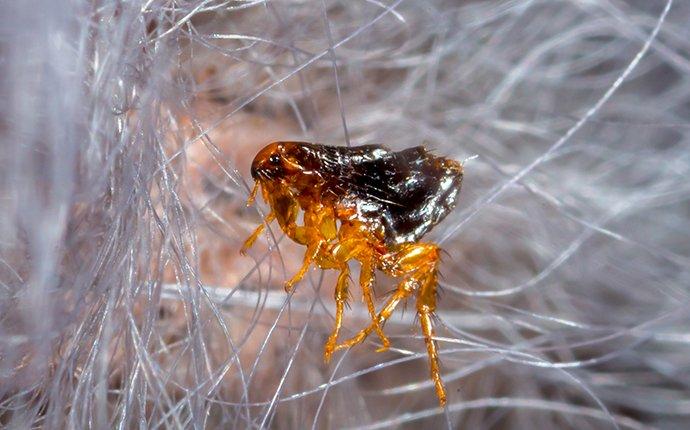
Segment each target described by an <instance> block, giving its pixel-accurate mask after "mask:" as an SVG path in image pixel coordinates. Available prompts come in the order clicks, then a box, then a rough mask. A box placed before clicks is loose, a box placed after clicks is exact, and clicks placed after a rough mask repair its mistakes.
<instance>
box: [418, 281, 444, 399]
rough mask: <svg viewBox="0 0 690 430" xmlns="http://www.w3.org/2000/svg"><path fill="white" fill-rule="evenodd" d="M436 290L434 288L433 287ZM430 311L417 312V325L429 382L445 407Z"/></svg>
mask: <svg viewBox="0 0 690 430" xmlns="http://www.w3.org/2000/svg"><path fill="white" fill-rule="evenodd" d="M433 289H434V290H435V289H436V286H434V287H433ZM432 312H433V311H431V310H424V311H422V310H418V313H419V323H420V324H421V326H422V333H423V334H424V343H426V353H427V355H428V356H429V367H430V373H431V380H432V381H434V387H435V388H436V397H438V402H439V403H440V404H441V407H443V406H445V405H446V388H445V387H444V386H443V381H442V380H441V371H440V367H439V362H438V351H437V350H436V341H434V328H433V326H432V324H431V314H432Z"/></svg>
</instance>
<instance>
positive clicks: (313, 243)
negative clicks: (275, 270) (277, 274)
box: [285, 235, 325, 293]
mask: <svg viewBox="0 0 690 430" xmlns="http://www.w3.org/2000/svg"><path fill="white" fill-rule="evenodd" d="M311 237H312V236H311V235H308V236H307V240H308V243H309V245H308V246H307V251H306V252H305V253H304V260H303V261H302V267H300V269H299V271H298V272H297V273H296V274H295V276H293V277H292V278H291V279H290V280H289V281H287V282H285V291H286V292H288V293H289V292H290V291H291V290H292V287H294V286H295V284H297V283H298V282H299V281H301V280H302V278H304V275H306V274H307V271H309V266H311V263H312V262H313V261H314V258H315V257H316V255H317V254H318V253H319V251H320V250H321V247H322V246H323V245H324V244H325V242H324V241H322V240H319V239H311V240H310V238H311Z"/></svg>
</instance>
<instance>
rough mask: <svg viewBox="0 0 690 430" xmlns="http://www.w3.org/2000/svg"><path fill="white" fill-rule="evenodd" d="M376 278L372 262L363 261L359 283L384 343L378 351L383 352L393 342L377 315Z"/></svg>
mask: <svg viewBox="0 0 690 430" xmlns="http://www.w3.org/2000/svg"><path fill="white" fill-rule="evenodd" d="M374 279H375V277H374V270H373V267H372V265H371V262H370V261H364V262H362V270H361V272H360V274H359V285H360V287H361V288H362V296H363V298H364V302H365V303H366V305H367V309H368V310H369V315H370V316H371V321H372V325H373V326H374V330H376V334H377V335H378V336H379V338H380V339H381V343H382V344H383V345H381V347H380V348H379V349H377V350H376V352H382V351H385V350H387V349H388V348H389V347H390V344H391V342H390V340H388V337H387V336H386V334H385V333H384V332H383V328H382V327H381V324H380V323H379V319H378V317H377V316H376V307H375V306H374V295H373V294H372V289H373V285H374Z"/></svg>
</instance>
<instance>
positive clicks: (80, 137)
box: [0, 0, 690, 429]
mask: <svg viewBox="0 0 690 430" xmlns="http://www.w3.org/2000/svg"><path fill="white" fill-rule="evenodd" d="M2 9H3V12H2V14H0V423H1V424H2V425H3V426H6V427H8V428H37V427H38V428H64V427H68V428H122V429H125V428H137V427H138V428H280V429H305V428H360V429H378V428H418V427H419V426H422V425H424V426H427V427H429V428H468V429H479V428H481V429H524V428H574V429H600V428H621V429H623V428H632V429H642V428H664V429H674V428H678V429H680V428H687V422H688V419H689V418H690V417H689V415H690V334H689V333H688V329H687V328H688V325H689V323H690V307H689V306H688V304H689V300H690V296H689V294H690V227H689V226H688V220H689V218H690V204H689V201H688V199H689V198H690V193H689V191H690V182H689V181H688V176H689V174H690V151H688V146H689V145H690V73H689V71H690V27H688V22H690V3H688V2H687V1H684V0H676V1H675V2H673V1H672V0H663V1H662V0H655V1H649V0H636V1H633V0H629V1H625V0H602V1H589V0H557V1H533V0H502V1H499V0H485V1H469V0H468V1H464V0H447V1H423V2H422V1H414V0H361V1H343V0H340V1H334V0H286V1H282V0H281V1H258V0H203V1H198V0H147V1H143V0H141V1H129V2H121V1H115V0H94V1H76V0H73V1H54V2H40V1H33V0H28V1H22V2H5V3H4V4H3V6H2ZM289 139H296V140H305V141H312V142H322V143H328V144H332V145H346V144H348V143H349V144H351V145H360V144H373V143H377V144H385V145H387V146H388V147H390V148H391V149H396V150H397V149H402V148H407V147H411V146H416V145H420V144H424V145H425V146H427V147H428V148H430V149H432V150H433V151H434V152H435V153H437V154H439V155H445V156H449V157H452V158H455V159H457V160H467V162H466V164H465V182H464V186H463V190H462V193H461V195H460V199H459V204H458V207H457V208H456V210H455V211H454V212H453V213H451V214H450V215H449V216H448V217H447V218H446V219H445V220H444V222H443V223H441V224H439V225H438V226H437V227H436V228H435V229H434V230H433V231H432V232H431V233H430V234H429V235H428V236H427V237H426V240H429V241H434V242H437V243H439V244H440V245H441V246H442V247H443V249H444V251H445V253H444V256H443V262H442V264H441V269H440V270H441V274H442V281H441V286H442V291H441V293H440V296H439V310H438V319H437V321H436V334H437V336H438V344H439V348H440V350H441V363H442V372H443V379H444V381H445V383H446V386H447V389H448V394H449V402H448V405H447V407H446V408H445V409H441V408H439V407H438V402H437V399H436V397H435V395H434V391H433V386H432V384H431V382H430V381H429V379H428V365H427V359H426V351H425V347H424V342H423V340H422V338H421V337H420V330H419V329H418V323H417V321H416V320H415V315H414V307H413V305H412V304H410V305H408V306H407V309H406V311H403V309H402V308H401V309H399V310H398V312H396V314H395V316H394V317H393V318H392V319H391V321H389V323H388V324H387V325H386V331H387V332H388V333H389V334H390V335H391V339H392V341H393V347H392V348H391V349H390V350H389V351H387V352H383V353H376V352H375V350H376V348H377V347H378V343H377V342H378V340H377V339H376V338H375V337H372V338H371V339H368V340H367V342H365V343H364V344H362V345H359V346H357V347H355V348H352V349H351V350H349V351H343V352H339V353H337V354H336V355H335V357H334V359H333V360H332V362H331V363H329V364H325V363H324V362H323V359H322V351H323V345H324V342H325V340H326V338H327V336H328V334H329V332H330V330H331V328H332V326H333V321H334V319H333V313H334V303H333V299H332V297H333V287H334V282H335V278H334V273H325V272H322V271H320V270H312V271H310V274H309V276H308V277H307V278H305V280H304V281H303V282H301V283H300V284H299V285H298V287H297V288H296V291H295V292H294V293H293V294H291V295H288V294H286V293H285V292H284V290H283V288H282V285H283V282H284V281H285V279H286V278H287V277H289V276H291V275H292V274H293V273H294V272H295V271H296V269H297V268H298V266H299V264H300V262H301V258H302V255H303V252H304V249H303V248H301V247H299V246H297V245H295V244H293V243H291V242H290V241H289V240H287V239H285V238H284V237H283V235H282V232H281V231H280V230H279V229H278V228H277V226H275V225H273V226H272V227H271V229H270V233H269V234H267V235H264V236H262V238H261V239H260V241H259V242H258V243H257V244H256V246H255V247H254V248H253V249H252V250H251V252H250V253H249V256H248V257H241V256H239V254H238V250H239V247H240V246H241V244H242V242H243V241H244V239H245V238H246V237H247V236H248V235H249V234H250V233H251V231H252V230H253V228H254V227H255V226H256V225H257V224H258V223H260V222H261V213H265V210H266V206H265V205H264V204H263V202H261V204H259V205H258V207H253V208H247V207H246V206H245V202H246V199H247V196H248V190H249V188H248V187H250V186H251V185H252V182H251V178H250V176H249V166H250V163H251V160H252V158H253V156H254V155H255V154H256V152H257V150H258V149H259V148H261V147H262V146H263V145H265V144H266V143H268V142H270V141H272V140H289ZM474 156H476V157H474ZM473 157H474V158H473ZM356 273H357V272H356V271H355V273H354V276H353V279H355V280H356V279H357V278H356ZM392 286H393V284H392V280H390V279H383V277H380V279H379V282H378V287H377V291H376V293H377V303H379V304H380V303H382V302H383V301H384V300H385V297H386V295H387V294H388V293H389V291H390V289H391V288H392ZM359 297H360V293H359V290H358V288H357V287H354V288H353V297H352V299H351V300H350V303H349V305H350V306H349V308H348V309H347V310H346V322H345V326H344V329H343V333H342V336H343V337H345V336H348V335H351V334H353V333H354V332H356V331H357V330H359V329H360V328H362V327H363V326H365V325H366V324H367V322H368V317H367V311H366V307H365V306H364V305H363V304H362V303H361V300H360V299H359Z"/></svg>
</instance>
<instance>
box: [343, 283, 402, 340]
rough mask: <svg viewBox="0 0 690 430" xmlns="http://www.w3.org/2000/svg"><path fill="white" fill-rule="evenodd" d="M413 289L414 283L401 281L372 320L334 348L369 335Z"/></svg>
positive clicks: (383, 322)
mask: <svg viewBox="0 0 690 430" xmlns="http://www.w3.org/2000/svg"><path fill="white" fill-rule="evenodd" d="M413 291H414V283H413V282H409V281H407V280H406V281H403V282H401V283H400V285H398V288H397V289H396V291H395V292H394V293H393V295H392V296H391V297H390V298H389V299H388V301H387V302H386V305H385V306H384V307H383V309H382V310H381V312H379V314H378V315H377V316H376V317H375V318H374V319H373V322H372V323H371V324H370V325H369V326H368V327H367V328H365V329H363V330H360V331H359V333H357V334H356V335H354V336H353V337H351V338H350V339H348V340H346V341H345V342H343V343H341V344H338V345H336V347H335V350H336V351H338V350H341V349H345V348H351V347H353V346H355V345H357V344H359V343H362V342H364V339H366V338H367V336H369V334H370V333H371V332H372V331H374V330H375V329H376V326H377V325H379V326H383V325H384V324H385V323H386V321H387V320H388V318H390V316H391V315H392V314H393V311H394V310H395V308H396V306H398V303H400V301H401V300H404V299H406V298H407V297H409V296H410V294H412V292H413Z"/></svg>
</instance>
